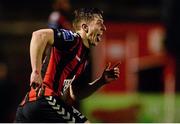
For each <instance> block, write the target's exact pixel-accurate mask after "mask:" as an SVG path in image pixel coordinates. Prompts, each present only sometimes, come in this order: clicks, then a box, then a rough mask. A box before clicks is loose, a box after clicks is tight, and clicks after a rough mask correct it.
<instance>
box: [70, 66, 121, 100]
mask: <svg viewBox="0 0 180 124" xmlns="http://www.w3.org/2000/svg"><path fill="white" fill-rule="evenodd" d="M119 64H120V63H118V64H116V65H115V66H112V67H111V65H110V63H109V64H108V66H107V67H106V68H105V69H104V72H103V73H102V75H101V76H100V77H99V78H97V79H96V80H94V81H93V82H91V83H85V82H80V85H78V84H79V83H76V85H72V86H71V87H70V95H71V98H73V99H76V100H81V99H83V98H86V97H88V96H90V95H91V94H93V93H94V92H95V91H97V90H98V89H99V88H100V87H102V86H103V85H105V84H107V83H109V82H111V81H113V80H117V79H118V78H119V74H120V71H119V67H118V66H119Z"/></svg>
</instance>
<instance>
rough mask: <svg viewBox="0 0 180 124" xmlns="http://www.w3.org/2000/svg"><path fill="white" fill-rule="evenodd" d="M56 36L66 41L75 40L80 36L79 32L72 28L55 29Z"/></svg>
mask: <svg viewBox="0 0 180 124" xmlns="http://www.w3.org/2000/svg"><path fill="white" fill-rule="evenodd" d="M53 31H54V35H55V38H62V40H64V41H67V42H68V41H74V40H75V38H77V37H79V35H78V34H77V33H74V32H73V31H71V30H65V29H59V28H57V29H53Z"/></svg>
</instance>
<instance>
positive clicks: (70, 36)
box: [22, 29, 89, 104]
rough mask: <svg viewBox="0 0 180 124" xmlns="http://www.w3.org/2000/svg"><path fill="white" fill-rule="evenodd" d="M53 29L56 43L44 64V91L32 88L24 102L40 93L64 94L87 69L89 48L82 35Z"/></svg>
mask: <svg viewBox="0 0 180 124" xmlns="http://www.w3.org/2000/svg"><path fill="white" fill-rule="evenodd" d="M53 31H54V44H53V46H52V47H51V50H50V51H49V53H48V54H47V55H46V56H45V59H44V61H43V64H42V71H41V73H42V78H43V83H42V86H43V90H44V91H43V92H40V91H37V90H36V91H35V90H34V89H33V88H31V90H30V92H28V93H27V95H26V97H25V100H24V102H25V101H33V100H36V99H37V96H38V95H39V93H41V94H42V95H45V96H48V95H57V96H61V95H63V94H64V92H65V91H66V89H67V88H68V87H69V86H70V85H71V84H72V82H73V81H74V82H76V81H77V80H78V79H79V77H80V75H81V74H83V72H84V71H85V68H86V65H87V63H88V54H89V49H88V48H86V47H85V46H84V44H83V42H82V39H81V37H80V35H78V34H77V33H73V32H72V31H68V30H64V29H53ZM40 90H42V88H40ZM24 102H23V103H24ZM23 103H22V104H23Z"/></svg>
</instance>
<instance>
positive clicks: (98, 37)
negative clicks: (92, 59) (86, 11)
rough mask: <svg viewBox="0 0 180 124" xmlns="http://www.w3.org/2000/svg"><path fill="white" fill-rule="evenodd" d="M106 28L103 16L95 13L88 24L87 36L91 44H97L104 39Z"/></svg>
mask: <svg viewBox="0 0 180 124" xmlns="http://www.w3.org/2000/svg"><path fill="white" fill-rule="evenodd" d="M105 30H106V27H105V25H104V21H103V18H102V16H100V15H95V16H94V19H93V20H92V21H91V22H89V24H88V32H87V37H88V41H89V45H90V46H92V45H93V46H97V45H98V43H99V42H100V41H102V37H103V32H104V31H105Z"/></svg>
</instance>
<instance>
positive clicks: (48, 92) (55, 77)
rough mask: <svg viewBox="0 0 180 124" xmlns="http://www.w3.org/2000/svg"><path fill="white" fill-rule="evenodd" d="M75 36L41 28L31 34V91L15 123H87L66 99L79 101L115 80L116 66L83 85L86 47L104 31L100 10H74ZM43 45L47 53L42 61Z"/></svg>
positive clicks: (66, 32)
mask: <svg viewBox="0 0 180 124" xmlns="http://www.w3.org/2000/svg"><path fill="white" fill-rule="evenodd" d="M73 26H74V29H75V31H76V32H75V33H73V32H71V31H68V30H64V29H59V28H57V29H41V30H38V31H35V32H33V35H32V39H31V43H30V57H31V66H32V73H31V78H30V82H31V83H30V86H31V90H30V91H29V92H28V93H27V94H26V96H25V99H24V100H23V101H22V103H21V104H20V106H19V107H18V110H17V113H16V119H15V122H41V123H45V122H46V123H48V122H56V123H58V122H63V123H66V122H73V123H85V122H89V121H88V120H87V119H86V117H85V116H84V115H82V114H81V113H80V112H79V111H78V110H77V109H75V108H74V107H73V106H71V105H68V103H67V102H66V100H65V99H66V97H67V95H69V96H70V97H71V98H72V99H74V100H80V99H83V98H85V97H87V96H89V95H91V94H92V93H93V92H95V91H96V90H97V89H99V88H100V87H101V86H103V85H104V84H106V83H109V82H110V81H112V80H115V79H117V78H118V77H119V73H120V72H119V68H118V65H115V66H114V67H111V68H110V64H109V65H108V66H107V67H106V68H105V70H104V72H103V73H102V75H101V76H100V77H99V78H98V79H96V80H95V81H93V82H87V81H86V82H85V81H82V80H81V77H83V76H87V75H86V74H87V73H86V65H87V62H88V61H87V60H88V57H87V56H88V53H89V48H90V47H92V46H96V45H98V43H99V42H100V41H101V40H102V36H103V32H104V31H105V30H106V27H105V25H104V24H103V17H102V11H100V10H99V9H95V8H89V9H87V8H82V9H79V10H76V11H75V19H74V22H73ZM47 45H51V46H52V48H51V52H50V53H49V55H48V56H46V57H45V59H44V61H43V62H42V58H43V53H44V51H45V48H46V46H47Z"/></svg>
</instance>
